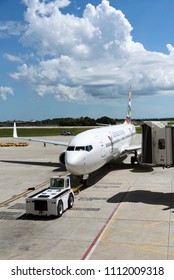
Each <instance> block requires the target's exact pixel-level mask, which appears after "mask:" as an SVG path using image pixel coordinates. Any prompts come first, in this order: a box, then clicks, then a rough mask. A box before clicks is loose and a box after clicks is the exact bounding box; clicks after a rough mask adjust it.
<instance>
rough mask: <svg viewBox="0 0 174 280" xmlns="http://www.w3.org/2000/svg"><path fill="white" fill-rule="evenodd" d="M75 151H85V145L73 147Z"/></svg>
mask: <svg viewBox="0 0 174 280" xmlns="http://www.w3.org/2000/svg"><path fill="white" fill-rule="evenodd" d="M75 151H85V146H77V147H75Z"/></svg>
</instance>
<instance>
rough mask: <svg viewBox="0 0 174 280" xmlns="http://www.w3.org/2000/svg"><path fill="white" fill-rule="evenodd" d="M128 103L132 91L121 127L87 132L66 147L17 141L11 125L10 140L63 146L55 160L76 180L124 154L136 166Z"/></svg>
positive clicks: (101, 128) (108, 127)
mask: <svg viewBox="0 0 174 280" xmlns="http://www.w3.org/2000/svg"><path fill="white" fill-rule="evenodd" d="M131 99H132V90H131V87H130V91H129V100H128V111H127V116H126V119H125V122H124V123H123V124H118V125H108V126H105V127H99V128H93V129H89V130H87V131H84V132H81V133H79V134H78V135H76V136H74V137H73V138H72V139H71V140H70V141H69V143H68V142H60V141H50V140H44V139H35V138H27V137H18V135H17V129H16V123H14V129H13V137H14V138H17V139H25V140H28V141H35V142H43V143H48V144H53V145H61V146H66V147H67V148H66V150H64V151H63V152H62V153H61V154H60V156H59V161H60V163H61V164H63V165H65V167H66V169H67V171H69V172H70V173H71V174H73V175H76V176H80V177H81V178H82V179H83V180H84V181H85V180H87V179H88V177H89V174H90V173H92V172H93V171H96V170H97V169H99V168H101V167H102V166H103V165H105V164H106V163H108V162H110V161H111V160H112V159H118V158H121V157H123V156H125V155H127V154H128V153H133V154H134V156H132V157H131V164H134V163H135V162H137V163H138V162H139V157H140V153H139V151H140V149H141V145H132V141H133V140H134V137H135V134H136V130H135V126H134V125H133V124H131Z"/></svg>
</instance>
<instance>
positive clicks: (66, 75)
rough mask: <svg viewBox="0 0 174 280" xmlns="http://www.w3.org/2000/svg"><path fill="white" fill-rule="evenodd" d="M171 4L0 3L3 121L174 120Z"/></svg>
mask: <svg viewBox="0 0 174 280" xmlns="http://www.w3.org/2000/svg"><path fill="white" fill-rule="evenodd" d="M173 11H174V1H173V0H94V1H91V0H83V1H82V0H0V66H1V67H0V121H6V120H19V119H20V120H42V119H47V118H59V117H60V118H61V117H85V116H88V117H92V118H99V117H101V116H105V115H106V116H108V117H111V118H124V117H125V115H126V111H127V103H128V93H129V88H130V86H131V87H132V93H133V99H132V117H133V118H165V117H166V118H170V117H174V29H173V26H174V17H173Z"/></svg>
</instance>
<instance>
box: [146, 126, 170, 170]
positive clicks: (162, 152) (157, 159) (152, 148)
mask: <svg viewBox="0 0 174 280" xmlns="http://www.w3.org/2000/svg"><path fill="white" fill-rule="evenodd" d="M141 161H142V164H147V165H154V166H163V167H171V166H174V126H172V125H166V124H165V123H162V122H152V121H146V122H144V123H143V124H142V158H141Z"/></svg>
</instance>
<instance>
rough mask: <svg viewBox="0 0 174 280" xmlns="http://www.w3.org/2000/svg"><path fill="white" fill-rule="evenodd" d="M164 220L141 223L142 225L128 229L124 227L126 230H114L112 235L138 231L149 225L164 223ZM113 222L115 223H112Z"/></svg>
mask: <svg viewBox="0 0 174 280" xmlns="http://www.w3.org/2000/svg"><path fill="white" fill-rule="evenodd" d="M163 223H164V222H155V223H149V224H147V225H141V226H136V227H130V228H127V229H124V230H119V231H115V232H112V233H110V235H111V236H114V235H118V234H120V233H124V232H133V231H137V230H139V229H145V228H148V227H152V226H155V225H159V224H163ZM112 224H113V223H112Z"/></svg>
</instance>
